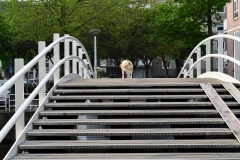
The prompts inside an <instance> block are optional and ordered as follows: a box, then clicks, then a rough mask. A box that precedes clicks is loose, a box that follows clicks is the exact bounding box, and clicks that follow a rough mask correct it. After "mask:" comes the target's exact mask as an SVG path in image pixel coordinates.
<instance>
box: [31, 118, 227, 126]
mask: <svg viewBox="0 0 240 160" xmlns="http://www.w3.org/2000/svg"><path fill="white" fill-rule="evenodd" d="M159 124H224V120H223V119H222V118H138V119H137V118H128V119H39V120H37V121H35V122H34V125H159Z"/></svg>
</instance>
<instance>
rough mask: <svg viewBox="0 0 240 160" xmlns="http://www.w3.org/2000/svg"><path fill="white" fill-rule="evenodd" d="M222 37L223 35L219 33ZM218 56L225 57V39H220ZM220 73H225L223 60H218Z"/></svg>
mask: <svg viewBox="0 0 240 160" xmlns="http://www.w3.org/2000/svg"><path fill="white" fill-rule="evenodd" d="M218 34H219V35H221V34H222V33H218ZM218 54H221V55H223V38H218ZM218 72H221V73H223V59H222V58H218Z"/></svg>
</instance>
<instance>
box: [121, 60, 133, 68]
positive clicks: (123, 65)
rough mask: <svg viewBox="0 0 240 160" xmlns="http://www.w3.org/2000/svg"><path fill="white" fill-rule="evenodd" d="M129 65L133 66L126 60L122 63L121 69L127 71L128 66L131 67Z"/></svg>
mask: <svg viewBox="0 0 240 160" xmlns="http://www.w3.org/2000/svg"><path fill="white" fill-rule="evenodd" d="M129 65H131V62H130V61H129V60H124V61H122V63H121V64H120V68H121V69H124V68H125V69H126V68H127V66H129Z"/></svg>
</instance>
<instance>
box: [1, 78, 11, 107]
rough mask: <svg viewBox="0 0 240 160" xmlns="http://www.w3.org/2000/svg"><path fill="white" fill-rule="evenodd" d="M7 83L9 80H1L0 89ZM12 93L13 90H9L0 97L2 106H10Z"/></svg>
mask: <svg viewBox="0 0 240 160" xmlns="http://www.w3.org/2000/svg"><path fill="white" fill-rule="evenodd" d="M6 82H7V80H0V87H1V86H2V85H3V84H4V83H6ZM10 92H11V88H9V89H8V90H7V91H6V92H4V93H3V94H2V95H0V105H5V104H7V106H8V99H9V94H10Z"/></svg>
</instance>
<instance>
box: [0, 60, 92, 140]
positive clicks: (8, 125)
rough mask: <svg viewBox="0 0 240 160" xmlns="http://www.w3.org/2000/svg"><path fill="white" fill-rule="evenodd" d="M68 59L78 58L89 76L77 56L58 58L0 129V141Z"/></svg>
mask: <svg viewBox="0 0 240 160" xmlns="http://www.w3.org/2000/svg"><path fill="white" fill-rule="evenodd" d="M69 59H78V60H79V61H81V62H82V63H83V66H84V68H85V69H87V71H88V76H89V77H91V75H90V72H89V70H88V68H87V66H86V64H84V62H83V60H82V59H81V58H80V57H78V56H69V57H65V58H63V59H62V60H60V61H59V62H58V63H57V64H56V65H54V67H53V68H52V69H51V70H50V71H49V73H48V74H47V75H46V76H45V77H44V78H43V80H42V81H41V82H40V83H39V84H38V86H37V87H36V88H35V89H34V90H33V92H32V93H31V94H30V95H29V97H28V98H27V99H26V100H25V101H24V103H23V104H22V105H21V106H20V107H19V109H18V110H17V111H16V112H15V113H14V115H13V116H12V117H11V119H10V120H9V121H8V122H7V123H6V124H5V126H4V127H3V128H2V130H1V131H0V142H1V141H2V140H3V139H4V137H5V136H6V135H7V133H8V132H9V131H10V130H11V128H12V127H13V126H14V124H15V123H16V121H17V120H18V118H19V117H20V116H21V114H22V113H23V112H24V111H25V110H26V109H27V107H28V105H29V104H30V103H31V102H32V100H33V99H34V98H35V97H36V95H37V94H38V93H39V91H40V90H41V89H42V87H43V86H44V85H45V84H46V82H47V81H48V80H49V78H50V77H51V76H52V75H53V74H54V72H55V71H56V70H57V69H58V68H59V67H60V66H61V65H62V64H63V63H64V62H65V61H67V60H69Z"/></svg>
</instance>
